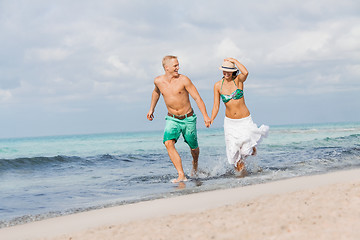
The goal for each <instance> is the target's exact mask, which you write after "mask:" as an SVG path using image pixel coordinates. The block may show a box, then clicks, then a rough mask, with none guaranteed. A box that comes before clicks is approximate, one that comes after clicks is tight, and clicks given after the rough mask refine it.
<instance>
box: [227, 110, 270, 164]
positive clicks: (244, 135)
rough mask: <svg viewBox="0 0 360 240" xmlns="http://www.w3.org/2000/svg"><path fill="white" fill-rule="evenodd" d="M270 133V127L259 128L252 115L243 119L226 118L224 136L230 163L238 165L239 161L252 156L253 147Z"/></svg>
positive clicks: (262, 126)
mask: <svg viewBox="0 0 360 240" xmlns="http://www.w3.org/2000/svg"><path fill="white" fill-rule="evenodd" d="M268 132H269V126H266V125H261V126H260V127H259V128H258V127H257V125H256V124H255V123H254V122H253V120H252V118H251V115H250V116H248V117H245V118H241V119H232V118H228V117H225V119H224V134H225V143H226V156H227V159H228V162H229V163H230V164H234V165H236V164H237V162H238V161H240V160H244V159H245V158H246V157H247V156H249V155H251V154H252V152H253V147H255V146H256V145H257V144H258V143H260V142H261V140H262V138H263V137H266V136H267V134H268Z"/></svg>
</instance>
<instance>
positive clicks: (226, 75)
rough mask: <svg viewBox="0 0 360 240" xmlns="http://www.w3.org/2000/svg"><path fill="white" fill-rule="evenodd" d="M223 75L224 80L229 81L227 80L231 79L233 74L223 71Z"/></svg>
mask: <svg viewBox="0 0 360 240" xmlns="http://www.w3.org/2000/svg"><path fill="white" fill-rule="evenodd" d="M223 74H224V77H225V79H229V78H232V75H233V72H226V71H223Z"/></svg>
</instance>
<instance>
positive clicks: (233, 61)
mask: <svg viewBox="0 0 360 240" xmlns="http://www.w3.org/2000/svg"><path fill="white" fill-rule="evenodd" d="M224 61H229V62H231V63H235V61H236V59H235V58H231V57H229V58H225V59H224Z"/></svg>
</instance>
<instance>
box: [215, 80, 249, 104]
mask: <svg viewBox="0 0 360 240" xmlns="http://www.w3.org/2000/svg"><path fill="white" fill-rule="evenodd" d="M233 81H234V84H235V86H236V83H235V80H233ZM223 84H224V79H223V80H222V83H221V89H220V92H221V90H222V86H223ZM236 88H237V86H236ZM243 96H244V91H243V90H241V89H239V88H237V89H236V90H235V91H234V92H233V93H232V94H230V95H226V94H220V97H221V100H222V101H223V102H224V103H227V102H228V101H230V100H231V99H234V100H237V99H240V98H242V97H243Z"/></svg>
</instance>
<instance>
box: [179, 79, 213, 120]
mask: <svg viewBox="0 0 360 240" xmlns="http://www.w3.org/2000/svg"><path fill="white" fill-rule="evenodd" d="M185 89H186V90H187V91H188V93H189V94H190V96H191V97H192V98H193V99H194V101H195V102H196V104H197V106H198V108H199V110H200V112H201V113H202V115H203V117H204V121H205V126H206V127H210V122H211V120H210V118H209V115H208V114H207V111H206V106H205V103H204V101H203V100H202V98H201V97H200V94H199V92H198V90H197V89H196V87H195V85H194V84H193V83H192V82H191V80H190V79H189V78H188V77H185Z"/></svg>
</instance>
